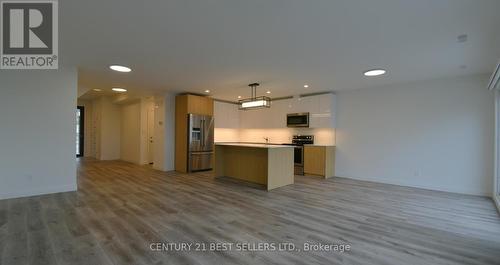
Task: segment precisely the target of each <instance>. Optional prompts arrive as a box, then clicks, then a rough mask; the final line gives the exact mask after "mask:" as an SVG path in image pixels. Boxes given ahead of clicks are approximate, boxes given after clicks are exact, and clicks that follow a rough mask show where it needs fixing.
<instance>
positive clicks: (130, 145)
mask: <svg viewBox="0 0 500 265" xmlns="http://www.w3.org/2000/svg"><path fill="white" fill-rule="evenodd" d="M120 139H121V145H120V154H121V155H120V158H121V160H124V161H127V162H131V163H135V164H141V102H139V101H138V102H135V103H131V104H127V105H124V106H122V107H121V134H120Z"/></svg>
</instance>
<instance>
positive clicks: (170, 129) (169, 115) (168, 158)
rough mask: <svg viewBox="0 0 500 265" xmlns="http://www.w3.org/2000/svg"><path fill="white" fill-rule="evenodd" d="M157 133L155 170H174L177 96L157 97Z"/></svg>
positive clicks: (155, 134)
mask: <svg viewBox="0 0 500 265" xmlns="http://www.w3.org/2000/svg"><path fill="white" fill-rule="evenodd" d="M154 101H155V133H154V139H155V144H154V149H155V150H154V164H153V168H154V169H157V170H162V171H171V170H174V156H175V95H174V94H171V93H167V94H166V95H164V96H157V97H155V100H154Z"/></svg>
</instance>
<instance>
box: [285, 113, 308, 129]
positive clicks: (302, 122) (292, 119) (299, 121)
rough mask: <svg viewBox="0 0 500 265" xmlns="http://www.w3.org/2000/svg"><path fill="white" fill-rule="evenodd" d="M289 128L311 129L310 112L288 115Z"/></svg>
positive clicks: (287, 123)
mask: <svg viewBox="0 0 500 265" xmlns="http://www.w3.org/2000/svg"><path fill="white" fill-rule="evenodd" d="M286 126H287V127H309V112H305V113H291V114H287V115H286Z"/></svg>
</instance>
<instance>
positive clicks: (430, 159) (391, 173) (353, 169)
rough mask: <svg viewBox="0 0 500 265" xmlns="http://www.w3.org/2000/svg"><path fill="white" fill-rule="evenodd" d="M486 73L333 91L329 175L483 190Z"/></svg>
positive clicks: (488, 155)
mask: <svg viewBox="0 0 500 265" xmlns="http://www.w3.org/2000/svg"><path fill="white" fill-rule="evenodd" d="M486 81H487V77H485V76H473V77H467V78H457V79H450V80H436V81H425V82H417V83H412V84H406V85H400V86H392V87H386V88H375V89H365V90H357V91H346V92H340V93H337V115H338V116H337V131H336V134H337V139H336V145H337V148H336V149H337V154H336V157H337V159H336V173H337V174H336V175H337V176H341V177H349V178H355V179H362V180H370V181H376V182H384V183H392V184H398V185H404V186H412V187H421V188H427V189H433V190H442V191H450V192H458V193H466V194H476V195H490V194H491V186H492V183H493V153H494V151H493V148H494V142H493V140H494V139H493V132H494V128H493V124H494V99H493V94H492V93H491V92H489V91H488V90H487V89H486V87H485V84H486Z"/></svg>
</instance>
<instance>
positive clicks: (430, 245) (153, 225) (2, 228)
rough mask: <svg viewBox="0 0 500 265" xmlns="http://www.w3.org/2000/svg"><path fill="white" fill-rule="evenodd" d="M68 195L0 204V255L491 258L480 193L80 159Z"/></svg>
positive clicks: (105, 260) (113, 259)
mask: <svg viewBox="0 0 500 265" xmlns="http://www.w3.org/2000/svg"><path fill="white" fill-rule="evenodd" d="M78 183H79V190H78V192H68V193H59V194H52V195H45V196H37V197H30V198H21V199H12V200H1V201H0V261H1V262H0V263H1V264H5V265H15V264H72V265H75V264H93V265H96V264H370V265H373V264H384V265H386V264H398V265H400V264H432V265H435V264H500V218H499V215H498V213H497V211H496V209H495V207H494V205H493V203H492V201H491V200H490V199H488V198H484V197H475V196H465V195H458V194H451V193H444V192H434V191H427V190H420V189H414V188H405V187H398V186H392V185H385V184H376V183H371V182H362V181H355V180H349V179H343V178H332V179H328V180H324V179H320V178H314V177H303V176H296V178H295V184H294V185H291V186H286V187H283V188H280V189H277V190H273V191H271V192H267V191H264V190H260V189H256V188H255V187H249V186H243V185H239V184H236V183H233V182H231V181H227V180H222V179H213V178H212V177H211V173H209V172H205V173H197V174H189V175H188V174H178V173H174V172H168V173H165V172H159V171H154V170H152V169H150V168H149V167H141V166H136V165H132V164H129V163H125V162H99V161H91V160H83V161H81V162H79V166H78ZM152 242H165V243H166V242H178V243H181V242H185V243H196V242H206V243H210V242H232V243H238V242H240V243H266V242H267V243H271V242H276V243H278V242H292V243H294V244H295V245H296V246H297V247H302V244H303V243H304V242H316V243H317V242H322V243H328V244H335V243H345V244H349V245H350V246H351V251H349V252H344V253H338V252H325V251H316V252H305V251H302V252H297V251H291V252H278V251H274V252H273V251H262V252H241V251H209V252H196V251H189V252H154V251H151V250H150V244H151V243H152Z"/></svg>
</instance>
